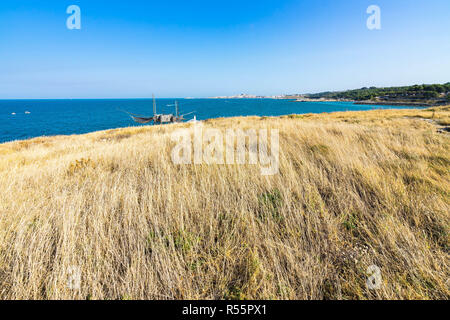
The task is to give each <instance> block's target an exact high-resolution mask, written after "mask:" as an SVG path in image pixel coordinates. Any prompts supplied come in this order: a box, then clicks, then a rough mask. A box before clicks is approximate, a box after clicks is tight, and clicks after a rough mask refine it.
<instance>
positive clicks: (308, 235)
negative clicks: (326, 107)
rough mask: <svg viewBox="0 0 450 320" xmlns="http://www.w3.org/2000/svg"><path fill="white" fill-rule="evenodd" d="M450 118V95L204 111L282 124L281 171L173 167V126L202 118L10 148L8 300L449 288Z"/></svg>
mask: <svg viewBox="0 0 450 320" xmlns="http://www.w3.org/2000/svg"><path fill="white" fill-rule="evenodd" d="M424 119H429V120H431V121H426V120H424ZM449 119H450V109H449V107H440V108H430V109H427V110H418V109H416V110H374V111H367V112H346V113H343V112H340V113H333V114H320V115H301V116H296V115H292V116H284V117H266V118H263V119H262V118H260V117H248V118H233V119H215V120H209V121H207V122H205V126H207V127H208V126H211V127H215V128H223V129H225V128H241V129H248V128H256V129H257V128H272V129H279V130H280V173H279V174H278V175H274V176H270V177H263V176H261V174H260V171H259V167H258V166H255V165H233V166H227V165H206V164H203V165H175V164H173V163H172V161H171V157H170V152H171V149H172V147H173V142H172V141H170V133H171V132H172V131H173V130H175V129H176V128H180V127H189V124H177V125H167V126H161V127H151V126H149V127H138V128H124V129H117V130H108V131H102V132H95V133H91V134H86V135H79V136H58V137H48V138H36V139H31V140H27V141H18V142H12V143H6V144H2V145H0V190H2V191H1V193H0V298H3V299H72V298H74V299H181V298H184V299H199V298H206V299H379V298H389V299H417V298H419V299H448V298H449V287H448V285H449V283H448V278H449V271H450V270H449V263H448V262H449V254H448V252H449V205H450V197H449V196H450V194H449V193H450V185H449V184H450V182H449V181H450V179H449V178H450V176H449V169H450V156H449V155H450V152H449V143H450V140H449V136H448V134H445V133H438V132H437V130H436V128H437V125H438V124H439V123H440V124H444V125H445V124H448V123H449ZM372 264H375V265H377V266H379V267H380V268H381V272H382V279H383V284H382V287H381V288H380V289H379V290H376V291H372V290H368V289H367V288H366V279H367V275H366V270H367V267H368V266H369V265H372ZM71 266H77V267H79V268H80V270H81V272H82V276H81V289H80V290H71V289H69V288H68V287H67V277H68V269H69V267H71Z"/></svg>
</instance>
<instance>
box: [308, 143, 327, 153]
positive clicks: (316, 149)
mask: <svg viewBox="0 0 450 320" xmlns="http://www.w3.org/2000/svg"><path fill="white" fill-rule="evenodd" d="M309 150H310V151H311V152H312V153H314V154H320V155H324V156H325V155H327V154H328V153H329V152H330V147H328V146H326V145H324V144H314V145H312V146H309Z"/></svg>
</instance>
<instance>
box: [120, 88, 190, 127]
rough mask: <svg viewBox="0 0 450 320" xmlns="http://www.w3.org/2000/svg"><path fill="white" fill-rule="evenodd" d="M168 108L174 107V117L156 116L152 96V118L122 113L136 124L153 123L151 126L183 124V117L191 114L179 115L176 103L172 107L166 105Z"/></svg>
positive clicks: (154, 102)
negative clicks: (127, 115)
mask: <svg viewBox="0 0 450 320" xmlns="http://www.w3.org/2000/svg"><path fill="white" fill-rule="evenodd" d="M168 106H175V115H174V114H157V113H156V100H155V95H153V117H146V116H140V115H136V114H133V113H130V112H127V111H124V112H126V113H128V114H129V115H130V117H131V118H132V119H133V120H134V121H135V122H137V123H141V124H146V123H150V122H153V124H163V123H177V122H183V121H184V120H186V119H185V118H184V116H187V115H189V114H191V113H194V112H195V111H193V112H189V113H186V114H183V115H180V114H179V110H178V101H175V104H174V105H168Z"/></svg>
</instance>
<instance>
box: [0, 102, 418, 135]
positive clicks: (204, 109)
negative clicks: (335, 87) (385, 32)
mask: <svg viewBox="0 0 450 320" xmlns="http://www.w3.org/2000/svg"><path fill="white" fill-rule="evenodd" d="M175 101H177V102H178V105H179V110H180V114H187V113H190V114H189V115H187V116H186V117H185V118H186V119H187V120H189V119H192V118H193V117H194V115H195V116H196V118H197V120H205V119H211V118H220V117H236V116H280V115H289V114H305V113H323V112H334V111H357V110H371V109H402V108H411V107H407V106H403V107H402V106H374V105H357V104H353V103H351V102H297V101H295V100H286V99H173V98H172V99H156V105H157V113H172V114H174V113H175V107H174V106H173V104H174V103H175ZM126 112H130V113H133V114H137V115H142V116H152V115H153V101H152V99H102V100H100V99H92V100H78V99H77V100H0V143H4V142H8V141H14V140H24V139H29V138H34V137H41V136H54V135H71V134H82V133H88V132H93V131H99V130H106V129H113V128H122V127H130V126H141V125H140V124H138V123H135V122H134V121H133V120H132V119H131V117H130V116H129V115H128V114H127V113H126ZM191 112H192V113H191Z"/></svg>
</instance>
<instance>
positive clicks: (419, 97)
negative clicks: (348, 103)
mask: <svg viewBox="0 0 450 320" xmlns="http://www.w3.org/2000/svg"><path fill="white" fill-rule="evenodd" d="M306 96H307V97H308V98H310V99H320V98H325V99H347V100H355V101H368V100H372V101H396V100H398V101H410V102H428V101H430V100H431V101H433V102H437V101H441V102H446V101H447V102H448V101H450V82H448V83H445V84H423V85H414V86H406V87H386V88H376V87H370V88H367V87H364V88H361V89H356V90H348V91H338V92H321V93H316V94H309V95H306Z"/></svg>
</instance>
